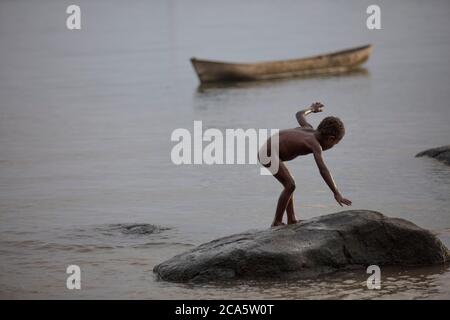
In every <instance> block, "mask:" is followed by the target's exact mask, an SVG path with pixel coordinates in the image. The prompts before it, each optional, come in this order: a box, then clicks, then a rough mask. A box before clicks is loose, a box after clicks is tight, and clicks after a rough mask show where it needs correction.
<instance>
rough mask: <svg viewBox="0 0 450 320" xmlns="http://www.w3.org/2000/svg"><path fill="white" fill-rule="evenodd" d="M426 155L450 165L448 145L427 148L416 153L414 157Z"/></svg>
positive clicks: (449, 146)
mask: <svg viewBox="0 0 450 320" xmlns="http://www.w3.org/2000/svg"><path fill="white" fill-rule="evenodd" d="M422 156H428V157H431V158H434V159H436V160H439V161H442V162H443V163H445V164H446V165H449V166H450V145H448V146H443V147H439V148H433V149H428V150H425V151H422V152H419V153H418V154H416V157H422Z"/></svg>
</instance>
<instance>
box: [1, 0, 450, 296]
mask: <svg viewBox="0 0 450 320" xmlns="http://www.w3.org/2000/svg"><path fill="white" fill-rule="evenodd" d="M378 3H379V5H380V7H381V23H382V29H381V30H368V29H367V28H366V18H367V14H366V8H367V6H368V5H370V4H372V1H356V0H355V1H348V2H345V4H344V2H338V1H331V0H330V1H320V2H319V1H297V0H295V1H294V0H292V1H288V0H283V1H276V2H275V1H269V0H262V1H260V0H258V1H255V0H253V1H238V0H229V1H207V0H202V1H181V0H179V1H175V0H147V1H138V0H130V1H118V0H108V1H106V0H96V1H87V0H80V1H77V4H78V5H80V7H81V11H82V14H81V19H82V29H81V30H79V31H76V30H75V31H71V30H68V29H67V28H66V18H67V16H68V15H67V14H66V8H67V6H68V5H69V4H70V3H68V2H64V1H56V0H55V1H49V0H39V1H26V0H20V1H12V0H9V1H8V0H4V1H1V2H0V298H3V299H5V298H14V299H15V298H18V299H29V298H37V299H43V298H56V299H81V298H87V299H95V298H112V299H119V298H122V299H135V298H144V299H197V298H232V299H233V298H235V299H241V298H252V299H270V298H275V299H334V298H338V299H371V298H375V299H385V298H394V299H400V298H402V299H403V298H405V299H442V298H447V299H448V298H450V269H449V267H448V266H438V267H431V268H419V269H402V268H382V270H381V271H382V279H381V281H382V288H381V290H369V289H367V287H366V279H367V277H368V275H367V274H366V273H365V270H361V271H353V272H346V273H338V274H333V275H330V276H326V277H321V278H318V279H312V280H308V281H305V280H303V281H289V282H285V281H283V282H281V281H261V282H254V281H251V282H248V281H246V282H232V283H229V284H227V285H223V284H214V283H211V284H208V285H193V284H173V283H166V282H164V281H158V280H157V279H156V278H155V275H154V274H153V273H152V268H153V267H154V266H155V265H156V264H158V263H160V262H162V261H164V260H166V259H168V258H170V257H172V256H173V255H175V254H178V253H181V252H183V251H185V250H189V249H191V248H193V247H194V246H196V245H198V244H200V243H203V242H206V241H210V240H213V239H215V238H218V237H221V236H225V235H230V234H232V233H237V232H242V231H245V230H248V229H257V228H268V227H269V225H270V223H271V221H272V219H273V215H274V211H275V204H276V201H277V198H278V195H279V193H280V192H281V186H280V184H279V183H278V182H277V181H276V180H275V179H273V178H272V177H270V176H261V175H260V174H259V167H257V166H256V165H213V166H207V165H191V166H189V165H181V166H176V165H174V164H173V163H172V161H171V158H170V153H171V149H172V148H173V146H174V145H175V143H174V142H172V141H171V140H170V137H171V134H172V132H173V130H175V129H177V128H186V129H188V130H190V131H192V130H193V121H194V120H202V121H203V126H204V128H218V129H221V130H225V129H226V128H232V129H233V128H244V129H247V128H280V129H283V128H289V127H295V126H297V124H296V121H295V117H294V115H295V113H296V112H297V111H298V110H299V109H302V108H305V107H307V106H309V105H310V104H311V102H314V101H321V102H322V103H324V104H325V110H324V112H323V113H322V114H316V115H311V116H310V117H309V118H308V119H309V121H310V122H311V123H312V124H313V125H317V124H318V123H319V122H320V120H321V119H322V118H323V117H324V116H328V115H335V116H338V117H340V118H341V119H342V120H343V121H344V123H345V125H346V129H347V133H346V136H345V137H344V139H343V141H342V142H341V143H340V144H339V145H338V146H336V147H335V148H334V149H332V150H330V151H327V152H325V161H326V162H327V164H328V166H329V168H330V170H331V172H332V173H333V175H334V178H335V180H336V182H337V184H338V186H339V188H340V189H341V192H342V194H343V195H344V196H346V197H348V198H350V199H351V200H352V201H353V206H352V208H354V209H370V210H377V211H380V212H382V213H384V214H385V215H388V216H393V217H401V218H405V219H408V220H410V221H412V222H414V223H416V224H418V225H420V226H422V227H424V228H429V229H431V230H433V232H436V233H438V234H439V236H440V237H441V238H442V240H443V241H444V242H445V243H446V244H447V245H448V246H450V209H449V208H450V199H449V194H450V168H449V167H447V166H445V165H443V164H441V163H439V162H437V161H435V160H433V159H428V158H415V157H414V155H415V154H416V153H418V152H420V151H422V150H424V149H428V148H431V147H437V146H441V145H446V144H449V138H450V126H449V121H450V102H449V101H450V90H449V82H450V55H449V52H450V32H449V29H450V19H449V16H450V2H449V1H446V0H432V1H426V2H425V1H409V0H408V1H406V0H403V1H378ZM366 43H371V44H373V45H374V51H373V54H372V56H371V58H370V60H369V61H368V63H367V64H365V68H366V69H367V72H365V73H359V74H353V75H346V76H331V77H312V78H307V79H290V80H278V81H267V82H259V83H247V84H236V85H231V86H219V87H213V88H203V87H199V84H198V80H197V78H196V75H195V73H194V71H193V69H192V67H191V65H190V63H189V58H191V57H193V56H195V57H198V58H209V59H215V60H226V61H238V62H247V61H261V60H275V59H285V58H296V57H302V56H308V55H313V54H319V53H324V52H329V51H335V50H339V49H344V48H348V47H353V46H359V45H364V44H366ZM288 167H289V168H290V170H291V172H292V174H293V176H294V177H295V179H296V182H297V190H296V192H295V207H296V212H297V216H298V217H299V218H300V219H307V218H311V217H315V216H319V215H323V214H328V213H332V212H336V211H340V210H341V208H340V207H339V206H338V205H337V204H336V202H335V201H334V199H333V196H332V194H331V192H330V191H329V190H328V189H327V187H326V185H325V183H324V182H323V181H322V179H321V177H320V175H319V173H318V170H317V168H316V166H315V164H314V160H313V158H312V157H311V156H307V157H300V158H298V159H296V160H294V161H291V162H289V163H288ZM73 264H74V265H78V266H80V268H81V286H82V288H81V290H68V289H67V288H66V279H67V277H68V274H66V268H67V266H68V265H73Z"/></svg>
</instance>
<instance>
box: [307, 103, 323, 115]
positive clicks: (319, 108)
mask: <svg viewBox="0 0 450 320" xmlns="http://www.w3.org/2000/svg"><path fill="white" fill-rule="evenodd" d="M323 107H324V105H323V104H321V103H320V102H314V103H313V104H312V105H311V107H310V110H311V112H313V113H317V112H322V109H323Z"/></svg>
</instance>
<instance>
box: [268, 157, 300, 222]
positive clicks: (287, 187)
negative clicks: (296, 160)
mask: <svg viewBox="0 0 450 320" xmlns="http://www.w3.org/2000/svg"><path fill="white" fill-rule="evenodd" d="M274 177H275V178H276V179H277V180H278V181H280V183H281V184H282V185H283V187H284V189H283V191H282V192H281V194H280V197H279V198H278V203H277V210H276V211H275V218H274V220H273V223H272V226H277V225H281V224H282V222H283V214H284V211H286V208H287V206H288V203H289V200H290V199H291V197H292V193H293V192H294V190H295V182H294V179H293V178H292V176H291V173H290V172H289V170H288V168H287V167H286V165H285V164H284V163H283V162H282V161H280V162H279V167H278V172H277V173H276V174H274ZM291 209H292V213H293V209H294V207H293V206H292V208H291ZM290 212H291V211H290ZM291 218H292V216H291Z"/></svg>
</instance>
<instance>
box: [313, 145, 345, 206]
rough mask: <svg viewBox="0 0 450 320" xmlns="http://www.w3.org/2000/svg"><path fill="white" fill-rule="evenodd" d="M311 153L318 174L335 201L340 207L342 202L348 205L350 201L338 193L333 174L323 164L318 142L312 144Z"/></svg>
mask: <svg viewBox="0 0 450 320" xmlns="http://www.w3.org/2000/svg"><path fill="white" fill-rule="evenodd" d="M313 154H314V160H316V164H317V167H318V168H319V171H320V175H321V176H322V178H323V180H325V182H326V184H327V185H328V187H329V188H330V189H331V191H332V192H333V194H334V198H335V199H336V201H337V203H339V205H340V206H341V207H343V204H345V205H347V206H350V205H351V204H352V202H351V201H350V200H348V199H346V198H344V197H343V196H342V195H341V194H340V192H339V190H338V189H337V186H336V183H335V182H334V179H333V176H332V175H331V173H330V170H328V168H327V166H326V165H325V161H324V160H323V157H322V147H321V146H320V144H317V145H314V146H313Z"/></svg>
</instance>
